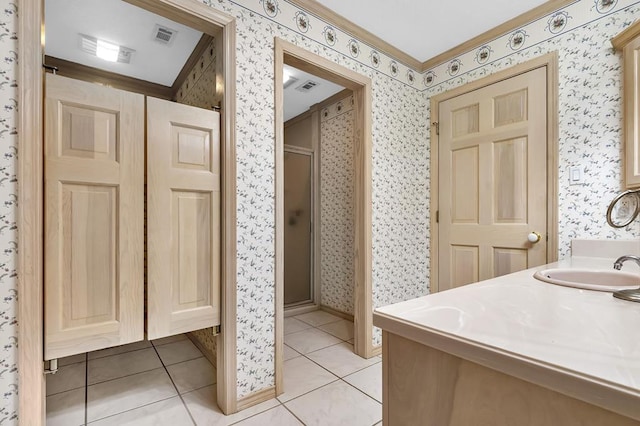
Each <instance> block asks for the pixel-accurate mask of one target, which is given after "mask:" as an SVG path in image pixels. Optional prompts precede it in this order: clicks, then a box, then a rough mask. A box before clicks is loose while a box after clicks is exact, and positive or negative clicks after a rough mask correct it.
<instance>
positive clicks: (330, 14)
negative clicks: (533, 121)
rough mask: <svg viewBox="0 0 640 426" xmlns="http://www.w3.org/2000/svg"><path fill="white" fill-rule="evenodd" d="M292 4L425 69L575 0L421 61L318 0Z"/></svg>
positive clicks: (555, 1) (559, 1)
mask: <svg viewBox="0 0 640 426" xmlns="http://www.w3.org/2000/svg"><path fill="white" fill-rule="evenodd" d="M288 1H289V2H290V3H292V4H293V5H295V6H297V7H299V8H301V9H304V10H306V11H307V12H310V13H312V14H314V15H316V16H318V17H319V18H321V19H323V20H325V21H327V22H331V23H332V24H334V25H335V26H337V27H338V28H340V29H341V30H342V31H344V32H346V33H349V34H350V35H352V36H353V37H355V38H357V39H358V40H361V41H363V42H365V43H367V44H369V45H371V46H372V47H374V48H375V49H376V50H379V51H380V52H383V53H385V54H387V55H389V56H391V57H392V58H394V59H396V60H397V61H399V62H401V63H403V64H405V65H406V66H408V67H409V68H412V69H413V70H414V71H416V72H419V73H423V72H425V71H427V70H429V69H431V68H433V67H435V66H436V65H440V64H442V63H444V62H447V61H449V60H451V59H453V58H455V57H456V56H459V55H461V54H463V53H465V52H467V51H469V50H471V49H473V48H474V47H476V46H480V45H483V44H485V43H487V42H489V41H491V40H493V39H495V38H497V37H499V36H501V35H503V34H505V33H508V32H510V31H513V30H515V29H517V28H520V27H522V26H523V25H526V24H528V23H530V22H532V21H535V20H536V19H539V18H541V17H543V16H545V15H547V14H549V13H551V12H554V11H556V10H559V9H562V8H563V7H565V6H567V5H569V4H571V3H574V2H575V1H576V0H549V1H547V2H546V3H543V4H541V5H540V6H537V7H535V8H533V9H531V10H529V11H527V12H524V13H522V14H520V15H518V16H516V17H515V18H513V19H510V20H508V21H506V22H503V23H502V24H500V25H498V26H496V27H494V28H492V29H490V30H488V31H485V32H483V33H482V34H480V35H478V36H476V37H474V38H472V39H469V40H467V41H465V42H464V43H461V44H459V45H457V46H455V47H453V48H451V49H449V50H447V51H445V52H442V53H440V54H439V55H436V56H434V57H432V58H430V59H427V60H426V61H424V62H420V61H419V60H417V59H415V58H414V57H413V56H411V55H409V54H407V53H405V52H403V51H402V50H400V49H398V48H397V47H394V46H392V45H391V44H389V43H387V42H386V41H384V40H382V39H381V38H380V37H378V36H376V35H375V34H373V33H370V32H369V31H367V30H365V29H364V28H362V27H360V26H358V25H356V24H354V23H353V22H351V21H350V20H348V19H346V18H345V17H343V16H342V15H339V14H337V13H336V12H334V11H333V10H331V9H329V8H328V7H326V6H324V5H322V4H320V3H318V2H317V1H315V0H288Z"/></svg>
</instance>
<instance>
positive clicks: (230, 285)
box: [17, 0, 238, 425]
mask: <svg viewBox="0 0 640 426" xmlns="http://www.w3.org/2000/svg"><path fill="white" fill-rule="evenodd" d="M126 1H128V2H129V3H132V4H134V5H136V6H139V7H142V8H144V9H146V10H149V11H151V12H154V13H156V14H159V15H162V16H165V17H167V18H169V19H173V20H176V21H180V22H183V23H185V24H186V25H189V26H191V27H193V28H195V29H199V30H200V31H202V30H203V29H204V30H205V32H211V29H212V26H213V27H215V28H216V31H217V35H218V37H216V40H217V42H216V49H217V50H218V52H221V53H222V54H221V57H222V61H218V66H217V69H216V71H217V72H221V73H223V75H224V78H223V81H222V82H220V83H221V84H219V85H217V87H216V94H217V96H219V98H221V99H223V102H222V104H223V111H222V126H221V142H222V143H221V149H222V153H221V159H222V169H223V171H222V179H223V182H222V192H223V193H222V200H223V204H222V205H223V208H222V211H221V217H222V224H221V230H222V233H221V234H222V235H221V238H222V250H221V252H222V259H221V265H222V268H221V270H222V271H221V272H222V277H221V307H222V312H221V322H222V327H221V328H222V332H221V334H219V335H218V337H217V375H218V377H217V389H218V401H217V402H218V405H219V406H220V408H221V410H222V411H223V412H224V413H233V412H235V411H236V410H237V404H238V397H237V378H236V375H237V372H236V363H237V360H236V345H237V342H236V338H237V337H236V334H237V333H236V310H237V304H236V288H237V281H236V280H237V278H236V137H235V121H236V104H235V98H236V78H235V67H236V60H235V52H236V39H235V36H236V22H235V19H234V18H233V17H231V16H229V15H227V14H226V13H223V12H220V11H218V10H216V9H214V8H212V7H209V6H206V5H204V4H203V3H201V2H198V1H197V0H126ZM18 9H19V10H20V13H19V14H18V55H19V57H20V61H19V63H18V70H17V73H18V76H17V81H18V100H19V105H20V109H19V113H18V124H17V130H18V151H19V156H18V171H17V177H18V218H17V223H18V247H19V251H18V259H17V262H18V264H17V271H18V295H19V297H18V307H17V309H18V338H19V341H20V344H19V345H18V366H19V368H18V386H19V389H20V392H19V399H18V409H19V414H18V418H19V424H20V425H39V424H45V421H46V410H45V404H46V391H45V386H46V383H45V376H44V362H43V359H44V356H43V355H44V346H43V336H44V331H43V328H44V324H43V247H44V234H43V207H44V206H43V179H44V174H43V163H44V161H43V160H44V159H43V143H44V142H43V127H44V126H43V93H44V92H43V74H44V70H43V68H42V60H43V55H42V54H43V37H42V30H43V28H44V27H43V23H44V22H43V21H44V4H43V0H19V2H18ZM220 62H222V63H220Z"/></svg>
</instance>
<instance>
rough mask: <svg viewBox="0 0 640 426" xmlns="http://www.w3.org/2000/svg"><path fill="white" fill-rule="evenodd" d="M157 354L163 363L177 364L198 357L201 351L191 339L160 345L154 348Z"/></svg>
mask: <svg viewBox="0 0 640 426" xmlns="http://www.w3.org/2000/svg"><path fill="white" fill-rule="evenodd" d="M156 350H157V351H158V355H160V359H161V360H162V363H163V364H164V365H171V364H177V363H179V362H184V361H189V360H190V359H195V358H200V357H201V356H202V352H200V349H198V348H197V347H196V345H194V344H193V342H191V340H189V339H186V340H178V341H177V342H173V343H168V344H166V345H161V346H158V347H157V348H156Z"/></svg>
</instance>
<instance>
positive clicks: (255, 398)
mask: <svg viewBox="0 0 640 426" xmlns="http://www.w3.org/2000/svg"><path fill="white" fill-rule="evenodd" d="M275 397H276V387H275V386H271V387H268V388H266V389H262V390H259V391H257V392H254V393H250V394H249V395H247V396H243V397H242V398H239V399H238V411H242V410H244V409H245V408H249V407H253V406H254V405H258V404H260V403H262V402H265V401H268V400H270V399H273V398H275Z"/></svg>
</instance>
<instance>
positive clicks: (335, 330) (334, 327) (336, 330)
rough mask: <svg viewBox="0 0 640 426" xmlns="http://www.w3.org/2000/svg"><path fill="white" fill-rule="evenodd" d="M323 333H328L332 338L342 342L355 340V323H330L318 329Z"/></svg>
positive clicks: (342, 321)
mask: <svg viewBox="0 0 640 426" xmlns="http://www.w3.org/2000/svg"><path fill="white" fill-rule="evenodd" d="M318 328H319V329H320V330H322V331H326V332H327V333H329V334H331V335H332V336H335V337H337V338H338V339H342V340H349V339H353V323H352V322H351V321H347V320H340V321H335V322H330V323H329V324H324V325H321V326H320V327H318Z"/></svg>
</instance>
